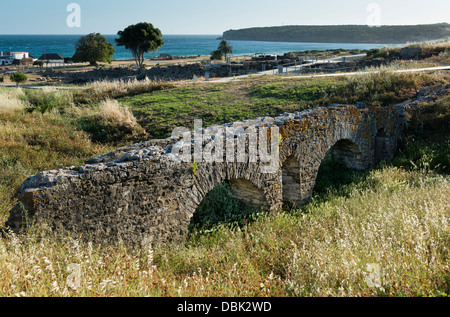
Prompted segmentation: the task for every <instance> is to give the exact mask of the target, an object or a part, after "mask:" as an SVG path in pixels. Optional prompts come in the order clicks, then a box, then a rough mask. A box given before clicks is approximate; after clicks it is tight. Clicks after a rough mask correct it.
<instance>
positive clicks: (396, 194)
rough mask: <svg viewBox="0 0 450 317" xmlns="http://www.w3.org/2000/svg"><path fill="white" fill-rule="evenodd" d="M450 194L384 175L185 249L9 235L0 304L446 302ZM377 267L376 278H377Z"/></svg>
mask: <svg viewBox="0 0 450 317" xmlns="http://www.w3.org/2000/svg"><path fill="white" fill-rule="evenodd" d="M449 194H450V183H449V180H448V178H444V177H438V176H432V175H427V174H422V173H420V172H405V171H402V170H399V169H397V168H384V169H381V170H378V171H375V172H373V173H371V174H370V175H369V177H368V178H367V180H366V181H365V182H364V184H360V185H359V186H356V187H355V188H353V190H352V192H351V195H350V196H349V197H348V198H344V197H339V196H335V197H332V198H331V199H329V200H328V201H326V202H323V201H322V202H316V203H312V204H310V205H308V206H306V207H305V208H303V209H301V210H299V211H298V212H297V213H292V214H289V213H282V214H278V215H272V216H264V217H261V218H260V219H259V220H257V221H255V222H253V223H251V224H249V225H247V226H244V227H243V228H242V229H237V230H231V229H229V228H226V227H220V226H219V227H216V230H215V231H213V232H211V233H209V234H207V235H203V236H198V237H197V238H196V239H195V240H193V241H190V242H186V245H179V244H178V245H166V246H161V245H159V246H158V245H155V246H153V248H150V249H136V250H127V249H126V248H125V247H121V246H120V245H119V246H115V247H111V246H109V247H108V246H99V245H93V244H81V243H80V242H79V241H77V240H73V239H70V238H66V239H63V241H60V240H56V239H54V238H52V236H51V235H46V234H43V233H42V232H41V234H40V235H38V234H36V233H35V234H33V235H28V236H24V237H17V236H14V235H10V236H8V237H7V238H6V239H2V240H0V271H1V272H2V273H1V275H2V278H1V279H0V294H1V295H2V296H13V295H16V296H171V297H172V296H173V297H176V296H195V297H198V296H199V297H204V296H282V297H284V296H307V297H311V296H312V297H316V296H317V297H320V296H445V295H446V294H448V291H449V272H450V267H449V261H448V260H449V245H450V235H449V229H450V228H449V214H448V211H449V209H450V203H449V201H448V196H449ZM38 237H39V238H38ZM71 263H75V264H78V265H80V267H81V279H80V286H79V288H77V289H72V288H70V287H68V285H70V284H67V278H68V277H69V275H70V274H71V272H70V271H67V266H68V265H69V264H71ZM369 265H375V266H378V267H379V268H380V271H379V272H376V274H377V276H376V278H374V277H372V274H373V273H372V272H371V271H370V270H369ZM370 281H372V282H373V281H378V282H377V283H375V284H374V283H370Z"/></svg>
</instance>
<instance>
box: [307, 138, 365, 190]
mask: <svg viewBox="0 0 450 317" xmlns="http://www.w3.org/2000/svg"><path fill="white" fill-rule="evenodd" d="M364 158H365V156H364V155H363V153H362V152H361V150H360V147H359V146H358V145H357V144H356V143H355V142H354V141H352V140H350V139H341V140H339V141H337V142H336V143H334V145H333V146H331V147H329V148H328V150H327V151H326V152H325V153H324V154H323V157H322V158H321V160H320V162H319V163H320V164H319V165H318V166H317V168H316V169H315V173H314V182H313V183H312V186H311V187H310V188H309V190H310V192H309V195H310V196H311V195H312V194H313V191H314V188H315V187H316V185H317V181H318V177H319V176H320V175H319V171H320V170H321V167H322V164H324V162H325V160H326V159H332V160H335V161H337V162H339V163H341V164H342V165H343V166H345V167H346V168H347V169H351V170H359V171H362V170H365V169H367V162H366V160H365V159H364Z"/></svg>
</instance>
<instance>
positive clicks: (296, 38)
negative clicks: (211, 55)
mask: <svg viewBox="0 0 450 317" xmlns="http://www.w3.org/2000/svg"><path fill="white" fill-rule="evenodd" d="M448 36H450V25H449V24H448V23H439V24H428V25H399V26H381V27H369V26H365V25H323V26H301V25H297V26H296V25H291V26H281V27H259V28H248V29H240V30H229V31H226V32H224V33H223V38H224V39H226V40H242V41H271V42H312V43H381V44H403V43H407V42H421V41H427V40H437V39H443V38H446V37H448Z"/></svg>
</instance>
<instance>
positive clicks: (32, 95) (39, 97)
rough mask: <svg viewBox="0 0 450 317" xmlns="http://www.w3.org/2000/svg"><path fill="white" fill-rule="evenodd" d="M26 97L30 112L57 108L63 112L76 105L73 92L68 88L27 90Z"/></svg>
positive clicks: (48, 110) (44, 111) (42, 111)
mask: <svg viewBox="0 0 450 317" xmlns="http://www.w3.org/2000/svg"><path fill="white" fill-rule="evenodd" d="M25 95H26V99H27V100H28V102H29V106H28V108H27V111H28V112H33V111H39V112H41V113H42V114H44V113H46V112H50V111H52V110H53V109H57V110H58V111H59V112H61V113H63V112H64V111H65V110H66V109H67V108H69V107H72V106H73V105H74V102H73V93H72V92H71V91H68V90H55V89H52V88H45V89H43V90H25Z"/></svg>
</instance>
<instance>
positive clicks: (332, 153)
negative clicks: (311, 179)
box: [313, 139, 366, 195]
mask: <svg viewBox="0 0 450 317" xmlns="http://www.w3.org/2000/svg"><path fill="white" fill-rule="evenodd" d="M362 158H363V156H362V154H361V152H360V150H359V148H358V146H357V145H356V144H355V143H353V142H352V141H350V140H346V139H345V140H340V141H338V142H337V143H336V144H335V145H334V146H333V147H331V148H330V149H329V150H328V152H327V153H326V155H325V158H324V159H323V160H322V162H321V164H320V167H319V170H318V173H317V177H316V182H315V186H314V189H313V195H314V194H318V195H320V194H325V193H326V192H328V191H329V190H336V191H340V190H341V189H343V188H344V187H345V186H346V185H349V184H351V183H353V182H354V181H355V180H357V178H358V176H359V175H361V171H363V170H365V169H366V165H365V163H364V161H363V159H362Z"/></svg>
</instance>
